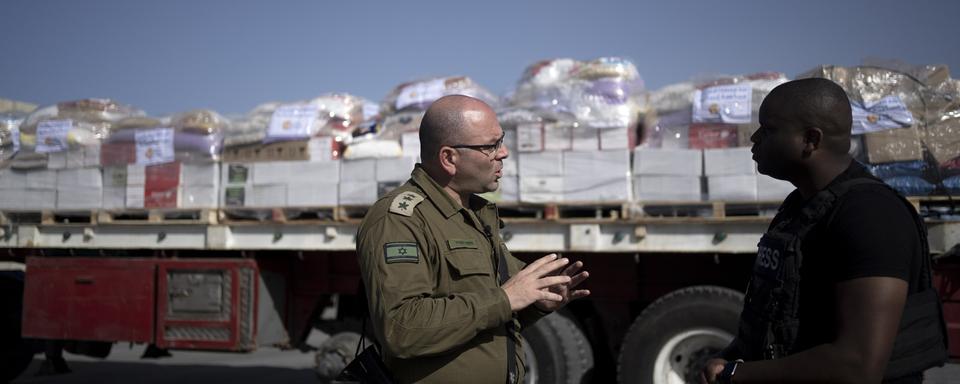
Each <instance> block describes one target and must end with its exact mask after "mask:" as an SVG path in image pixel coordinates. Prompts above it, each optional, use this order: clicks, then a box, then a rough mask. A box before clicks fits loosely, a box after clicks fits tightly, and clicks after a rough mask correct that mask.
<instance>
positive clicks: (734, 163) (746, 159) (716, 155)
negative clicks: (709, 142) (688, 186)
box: [703, 148, 757, 177]
mask: <svg viewBox="0 0 960 384" xmlns="http://www.w3.org/2000/svg"><path fill="white" fill-rule="evenodd" d="M703 173H704V175H706V176H708V177H710V176H723V175H756V174H757V164H756V163H755V162H754V161H753V153H752V152H750V148H721V149H705V150H704V151H703Z"/></svg>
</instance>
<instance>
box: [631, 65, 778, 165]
mask: <svg viewBox="0 0 960 384" xmlns="http://www.w3.org/2000/svg"><path fill="white" fill-rule="evenodd" d="M786 81H787V77H786V75H784V74H782V73H777V72H761V73H754V74H748V75H741V76H724V77H718V78H712V79H698V80H696V81H688V82H683V83H677V84H672V85H668V86H666V87H663V88H661V89H659V90H657V91H654V92H651V93H650V95H649V102H648V104H647V114H646V115H645V118H644V123H643V130H642V135H641V137H642V138H641V143H640V145H641V146H643V147H647V148H694V149H705V148H727V147H736V146H741V147H742V146H750V135H752V134H753V132H754V131H756V129H757V128H758V127H759V110H760V104H761V103H762V102H763V98H764V97H766V96H767V94H769V93H770V91H771V90H773V88H775V87H776V86H778V85H780V84H783V83H784V82H786Z"/></svg>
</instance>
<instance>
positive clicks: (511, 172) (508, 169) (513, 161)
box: [502, 153, 520, 176]
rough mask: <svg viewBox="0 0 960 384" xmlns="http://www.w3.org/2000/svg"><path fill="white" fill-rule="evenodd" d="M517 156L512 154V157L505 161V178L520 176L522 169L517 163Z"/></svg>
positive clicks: (503, 170)
mask: <svg viewBox="0 0 960 384" xmlns="http://www.w3.org/2000/svg"><path fill="white" fill-rule="evenodd" d="M515 156H517V155H516V154H513V153H511V154H510V157H507V158H506V159H503V169H502V172H503V176H518V175H519V174H520V168H519V165H518V162H517V158H516V157H515Z"/></svg>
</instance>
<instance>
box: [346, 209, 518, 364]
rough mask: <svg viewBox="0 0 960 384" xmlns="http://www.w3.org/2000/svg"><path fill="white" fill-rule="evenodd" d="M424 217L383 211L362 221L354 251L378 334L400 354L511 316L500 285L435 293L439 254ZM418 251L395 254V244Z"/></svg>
mask: <svg viewBox="0 0 960 384" xmlns="http://www.w3.org/2000/svg"><path fill="white" fill-rule="evenodd" d="M421 220H422V219H420V218H418V217H416V216H414V217H406V216H401V215H396V214H389V213H388V214H386V215H385V216H383V217H381V218H379V219H375V220H373V221H372V222H370V223H365V225H364V226H362V227H361V229H360V233H359V234H358V243H357V250H358V257H359V259H360V268H361V273H362V274H363V278H364V283H365V284H366V288H367V296H368V300H369V306H370V314H371V320H372V322H373V326H374V330H375V332H376V333H377V336H378V339H379V340H380V341H382V342H383V344H384V347H385V348H386V349H387V351H388V352H389V353H390V354H391V355H393V356H396V357H399V358H411V357H417V356H430V355H437V354H442V353H445V352H447V351H450V350H451V349H454V348H457V347H460V346H462V345H464V344H466V343H468V342H469V341H470V340H471V339H473V338H474V337H476V336H477V334H478V333H479V332H482V331H484V330H487V329H491V328H494V327H498V326H503V324H504V323H506V322H507V321H509V320H510V319H511V318H512V313H511V311H510V305H509V302H508V300H507V298H506V294H505V293H504V292H503V290H502V289H500V287H498V286H491V287H489V288H488V289H485V290H480V291H471V292H460V293H453V294H450V295H446V296H443V297H436V295H435V294H434V286H435V284H436V276H437V274H438V271H439V268H440V264H441V260H440V258H439V256H438V255H439V250H438V249H437V248H436V246H435V243H434V242H433V241H430V240H429V239H428V238H427V233H428V232H427V231H426V229H425V228H424V227H423V226H422V221H421ZM414 245H415V247H416V254H417V257H416V258H415V259H414V258H412V257H410V256H405V257H397V251H396V250H397V249H400V248H403V249H406V251H405V252H404V253H405V254H407V255H409V254H411V253H413V251H414V250H413V248H412V246H414Z"/></svg>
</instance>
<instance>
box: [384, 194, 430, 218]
mask: <svg viewBox="0 0 960 384" xmlns="http://www.w3.org/2000/svg"><path fill="white" fill-rule="evenodd" d="M423 199H424V197H423V196H421V195H420V194H418V193H416V192H404V193H401V194H399V195H397V197H394V198H393V201H392V202H390V212H392V213H396V214H398V215H403V216H412V215H413V209H414V208H416V207H417V204H420V202H422V201H423Z"/></svg>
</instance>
